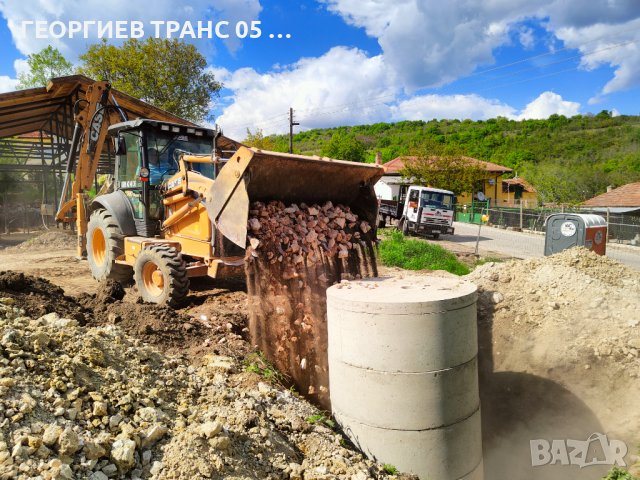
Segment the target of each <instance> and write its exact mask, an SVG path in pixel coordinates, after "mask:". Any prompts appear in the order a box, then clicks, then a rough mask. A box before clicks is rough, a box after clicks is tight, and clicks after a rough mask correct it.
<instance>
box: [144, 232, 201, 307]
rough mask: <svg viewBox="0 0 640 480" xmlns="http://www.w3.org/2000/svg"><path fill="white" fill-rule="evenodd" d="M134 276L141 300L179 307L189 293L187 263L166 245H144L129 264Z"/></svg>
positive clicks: (176, 251) (173, 249) (178, 253)
mask: <svg viewBox="0 0 640 480" xmlns="http://www.w3.org/2000/svg"><path fill="white" fill-rule="evenodd" d="M133 271H134V278H135V281H136V286H137V287H138V292H139V293H140V296H141V297H142V300H144V301H145V302H149V303H158V304H166V305H169V306H172V307H177V306H179V305H180V304H181V303H182V302H183V301H184V299H185V298H186V296H187V293H189V277H188V276H187V266H186V264H185V262H184V260H183V258H182V255H181V254H180V252H178V250H176V249H175V248H173V247H170V246H169V245H162V244H158V245H151V246H149V247H147V248H145V249H144V250H143V251H142V252H141V253H140V255H138V258H137V259H136V263H135V265H134V266H133Z"/></svg>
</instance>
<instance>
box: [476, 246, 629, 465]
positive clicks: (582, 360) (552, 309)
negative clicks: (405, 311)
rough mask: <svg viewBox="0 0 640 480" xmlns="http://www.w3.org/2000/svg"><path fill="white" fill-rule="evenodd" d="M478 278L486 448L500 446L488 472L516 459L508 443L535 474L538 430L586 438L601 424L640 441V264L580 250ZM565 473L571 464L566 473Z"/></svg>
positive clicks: (489, 267)
mask: <svg viewBox="0 0 640 480" xmlns="http://www.w3.org/2000/svg"><path fill="white" fill-rule="evenodd" d="M469 278H470V279H471V280H472V281H474V282H475V283H476V284H477V285H478V286H479V292H480V295H479V302H478V308H479V310H478V313H479V315H478V322H479V323H478V328H479V342H480V353H479V360H480V380H481V395H482V397H483V405H482V406H483V417H484V419H483V429H484V430H485V432H484V434H485V435H484V437H485V448H486V449H488V450H489V451H492V450H494V451H492V453H490V454H489V455H487V456H486V467H487V471H488V472H489V473H490V472H492V468H495V471H501V472H503V473H504V471H505V470H504V468H505V464H508V463H509V462H510V461H507V460H506V459H505V458H504V457H500V456H498V457H496V456H495V452H496V451H500V450H502V451H503V452H509V454H508V457H509V458H511V459H513V458H514V457H516V456H518V455H519V454H521V455H522V458H521V461H522V462H525V463H527V465H526V467H527V468H528V471H529V472H531V463H530V460H527V459H528V458H529V453H528V448H529V440H531V439H535V438H547V439H553V438H560V439H563V438H575V439H582V440H585V439H586V438H588V437H589V435H591V434H593V433H594V432H602V433H605V434H607V435H609V437H610V438H616V439H621V440H623V441H625V442H627V445H628V446H629V453H630V454H632V453H634V447H635V446H636V445H638V443H639V442H640V433H639V432H640V409H639V408H638V405H639V403H638V398H640V381H639V379H640V314H639V312H640V276H639V275H638V272H636V271H634V270H631V269H629V268H627V267H625V266H624V265H621V264H619V263H618V262H615V261H613V260H611V259H608V258H607V257H601V256H598V255H596V254H595V253H593V252H590V251H588V250H586V249H584V248H573V249H570V250H566V251H564V252H562V253H560V254H557V255H553V256H550V257H544V258H539V259H532V260H526V261H510V262H506V263H487V264H485V265H482V266H480V267H478V268H477V269H476V270H475V271H474V272H472V273H471V274H470V275H469ZM487 440H488V441H487ZM514 446H519V447H518V448H520V447H521V449H522V451H521V452H519V453H516V452H515V451H514V450H513V448H514ZM560 470H562V469H560ZM605 470H606V468H605ZM507 471H508V469H507ZM540 473H544V472H537V474H540ZM510 474H511V475H512V476H513V478H515V477H518V478H520V477H519V476H518V475H521V473H520V472H515V471H513V472H510ZM545 475H546V477H545V478H556V477H555V476H553V475H551V474H547V473H545ZM562 475H566V471H564V473H560V474H558V477H557V478H566V477H562ZM522 478H530V477H527V476H523V477H522ZM531 478H533V477H531ZM535 478H540V477H535ZM594 478H595V477H594Z"/></svg>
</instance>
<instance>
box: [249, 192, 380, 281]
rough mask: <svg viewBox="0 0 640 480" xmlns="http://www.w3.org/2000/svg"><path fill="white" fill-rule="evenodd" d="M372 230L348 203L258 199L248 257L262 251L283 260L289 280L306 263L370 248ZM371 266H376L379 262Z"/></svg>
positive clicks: (273, 260)
mask: <svg viewBox="0 0 640 480" xmlns="http://www.w3.org/2000/svg"><path fill="white" fill-rule="evenodd" d="M370 231H371V226H370V225H369V223H368V222H366V221H361V220H359V219H358V216H357V215H355V214H354V213H353V212H352V211H351V209H350V208H349V207H347V206H344V205H336V206H334V205H333V203H331V202H326V203H325V204H324V205H322V206H320V205H317V204H314V205H311V206H308V205H306V204H304V203H301V204H300V206H298V205H297V204H295V203H294V204H291V205H289V206H286V205H285V204H284V203H282V202H279V201H272V202H269V203H267V204H265V203H262V202H254V203H252V204H251V210H250V211H249V221H248V232H249V240H248V248H247V253H246V255H247V260H248V261H251V260H252V259H253V258H255V257H259V256H260V255H262V256H264V257H266V260H267V261H268V262H269V264H277V263H279V264H282V266H283V269H284V273H283V279H284V280H289V279H292V278H297V277H298V276H299V270H300V266H301V265H302V264H306V265H313V264H315V263H323V264H325V263H327V262H328V260H327V259H329V258H333V257H337V258H338V259H346V258H348V257H349V253H350V251H351V252H353V251H359V250H361V249H366V248H367V246H368V245H367V242H366V241H367V240H368V241H369V243H370V241H371V239H370V235H369V232H370ZM358 256H360V257H364V256H365V255H363V254H362V253H358ZM371 267H372V268H373V269H375V263H374V264H373V265H371ZM367 273H368V272H367Z"/></svg>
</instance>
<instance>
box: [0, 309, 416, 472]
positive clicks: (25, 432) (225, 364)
mask: <svg viewBox="0 0 640 480" xmlns="http://www.w3.org/2000/svg"><path fill="white" fill-rule="evenodd" d="M115 303H116V302H113V304H115ZM318 418H322V416H321V415H320V414H319V412H318V411H317V410H316V409H315V408H313V407H312V406H310V405H309V404H308V403H306V402H305V401H304V400H301V399H299V398H298V397H296V396H295V395H294V394H292V393H291V392H289V391H286V390H284V391H283V390H281V389H279V388H275V387H273V386H270V385H268V384H266V383H264V382H263V381H262V380H261V378H260V377H259V376H258V375H257V374H255V373H251V372H244V371H242V367H241V366H240V365H239V364H238V363H237V362H235V361H234V360H233V359H232V358H230V357H225V356H219V355H215V354H209V355H206V356H204V357H203V362H202V365H201V366H200V367H196V366H194V365H190V364H189V363H188V362H186V361H184V360H183V359H180V358H178V357H166V356H164V355H163V354H161V353H160V352H159V351H157V350H156V349H155V348H153V347H150V346H145V345H143V344H141V342H140V341H139V340H138V339H133V338H131V337H129V336H128V335H127V334H126V333H124V332H123V331H122V330H121V329H120V328H119V327H118V326H112V325H106V326H100V327H88V326H80V325H79V323H78V322H77V321H76V320H73V319H68V318H64V317H61V316H60V315H58V314H56V313H49V314H47V315H44V316H42V317H39V318H35V317H28V316H26V312H25V311H24V310H23V309H21V308H20V307H19V306H18V302H17V301H16V300H15V299H14V298H13V297H11V298H9V297H3V298H0V479H6V480H8V479H25V480H26V479H29V478H42V479H45V480H69V479H73V478H88V479H91V480H106V479H108V478H120V479H125V478H126V479H158V480H159V479H185V480H186V479H204V478H214V479H222V478H238V479H240V478H272V479H300V480H301V479H302V478H305V479H321V478H335V477H339V478H348V479H354V480H367V479H370V478H377V479H384V478H389V476H388V475H387V474H385V472H384V469H383V468H382V466H380V465H376V464H375V463H373V462H371V461H369V460H366V459H364V458H363V457H362V456H361V454H359V453H358V452H356V451H355V450H354V449H352V448H350V447H348V445H347V443H346V442H345V440H344V438H343V436H342V435H341V434H339V433H337V432H335V431H333V430H332V429H331V428H329V427H328V426H327V425H325V424H324V423H322V422H317V421H315V420H316V419H318ZM393 478H408V477H402V476H398V477H393Z"/></svg>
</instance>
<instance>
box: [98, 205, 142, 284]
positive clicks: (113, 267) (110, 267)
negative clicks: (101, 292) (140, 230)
mask: <svg viewBox="0 0 640 480" xmlns="http://www.w3.org/2000/svg"><path fill="white" fill-rule="evenodd" d="M123 253H124V236H123V235H122V232H121V231H120V227H118V224H117V223H116V222H115V221H114V219H113V217H112V216H111V214H110V213H109V212H107V211H106V210H104V209H98V210H95V211H94V212H93V213H92V214H91V217H90V218H89V223H88V225H87V260H88V262H89V268H90V269H91V273H92V275H93V278H95V279H96V280H98V281H104V280H107V279H111V280H115V281H116V282H119V283H128V282H130V281H131V274H132V270H131V267H129V266H128V265H120V264H118V263H116V258H118V257H119V256H120V255H122V254H123Z"/></svg>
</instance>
